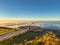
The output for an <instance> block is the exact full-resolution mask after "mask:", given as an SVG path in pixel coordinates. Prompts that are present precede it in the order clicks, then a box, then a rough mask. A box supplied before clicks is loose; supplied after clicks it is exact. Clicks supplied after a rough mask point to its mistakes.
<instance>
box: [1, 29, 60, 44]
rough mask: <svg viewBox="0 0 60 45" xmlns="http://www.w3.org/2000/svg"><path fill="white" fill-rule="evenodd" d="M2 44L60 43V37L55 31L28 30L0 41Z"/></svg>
mask: <svg viewBox="0 0 60 45" xmlns="http://www.w3.org/2000/svg"><path fill="white" fill-rule="evenodd" d="M0 44H1V45H60V38H59V37H57V36H56V33H55V32H53V31H47V30H45V31H44V30H43V31H41V30H40V31H39V30H36V31H34V30H33V31H27V32H25V33H23V34H20V35H17V36H14V37H11V38H9V39H6V40H4V41H2V42H1V43H0Z"/></svg>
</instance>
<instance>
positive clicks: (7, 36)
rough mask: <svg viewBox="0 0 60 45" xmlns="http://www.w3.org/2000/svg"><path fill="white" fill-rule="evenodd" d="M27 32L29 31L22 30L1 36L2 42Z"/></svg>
mask: <svg viewBox="0 0 60 45" xmlns="http://www.w3.org/2000/svg"><path fill="white" fill-rule="evenodd" d="M26 31H28V30H27V29H20V30H17V31H14V32H10V33H8V34H4V35H0V41H3V40H5V39H8V38H11V37H13V36H16V35H19V34H22V33H24V32H26Z"/></svg>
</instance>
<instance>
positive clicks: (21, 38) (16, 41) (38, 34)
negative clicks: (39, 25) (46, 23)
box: [1, 31, 47, 45]
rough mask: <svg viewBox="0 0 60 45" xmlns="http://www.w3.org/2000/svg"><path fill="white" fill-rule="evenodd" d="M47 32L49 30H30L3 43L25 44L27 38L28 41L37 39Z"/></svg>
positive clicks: (3, 44)
mask: <svg viewBox="0 0 60 45" xmlns="http://www.w3.org/2000/svg"><path fill="white" fill-rule="evenodd" d="M46 32H47V31H41V32H40V31H28V32H26V33H24V34H21V35H17V36H15V37H12V38H9V39H6V40H4V41H2V42H1V45H13V44H15V45H18V44H20V43H22V45H24V41H25V40H27V42H28V41H30V40H35V39H36V37H42V36H43V35H45V33H46ZM33 45H34V44H33Z"/></svg>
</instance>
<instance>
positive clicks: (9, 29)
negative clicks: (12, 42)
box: [0, 27, 15, 35]
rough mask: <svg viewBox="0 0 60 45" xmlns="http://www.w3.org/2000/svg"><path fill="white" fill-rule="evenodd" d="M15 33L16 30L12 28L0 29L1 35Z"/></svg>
mask: <svg viewBox="0 0 60 45" xmlns="http://www.w3.org/2000/svg"><path fill="white" fill-rule="evenodd" d="M13 31H15V30H13V29H12V28H6V27H0V35H2V34H6V33H9V32H13Z"/></svg>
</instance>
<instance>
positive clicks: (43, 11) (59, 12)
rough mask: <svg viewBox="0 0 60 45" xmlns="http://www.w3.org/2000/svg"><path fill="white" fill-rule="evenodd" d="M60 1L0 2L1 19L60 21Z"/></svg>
mask: <svg viewBox="0 0 60 45" xmlns="http://www.w3.org/2000/svg"><path fill="white" fill-rule="evenodd" d="M59 18H60V0H0V19H39V20H40V19H57V20H58V19H59Z"/></svg>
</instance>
